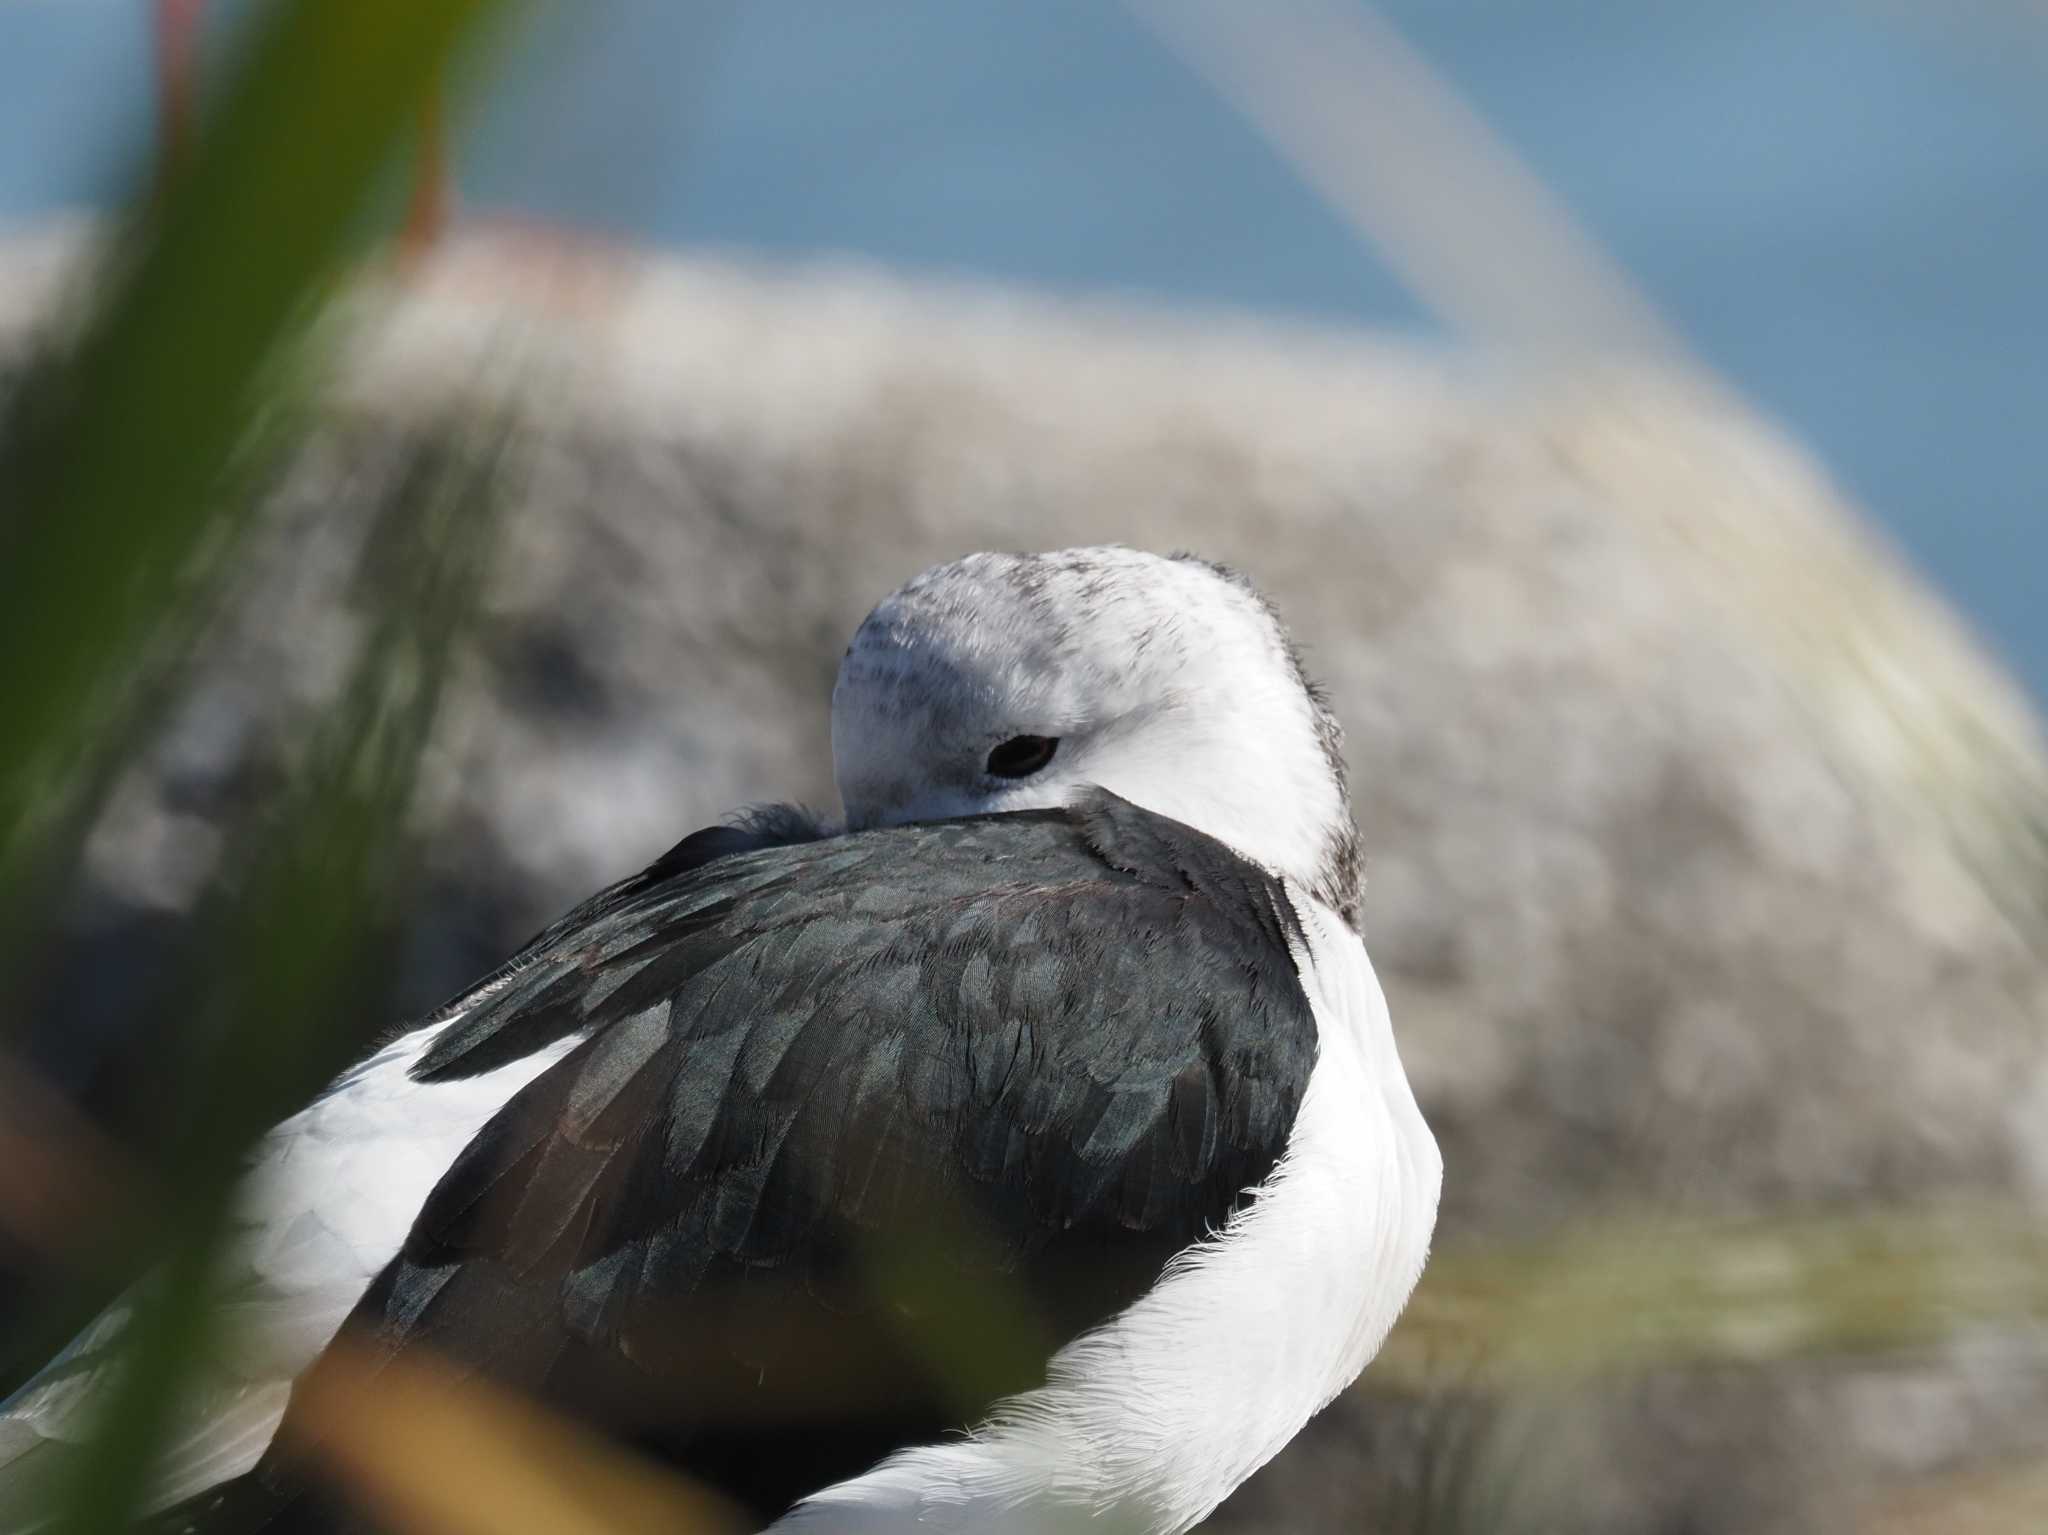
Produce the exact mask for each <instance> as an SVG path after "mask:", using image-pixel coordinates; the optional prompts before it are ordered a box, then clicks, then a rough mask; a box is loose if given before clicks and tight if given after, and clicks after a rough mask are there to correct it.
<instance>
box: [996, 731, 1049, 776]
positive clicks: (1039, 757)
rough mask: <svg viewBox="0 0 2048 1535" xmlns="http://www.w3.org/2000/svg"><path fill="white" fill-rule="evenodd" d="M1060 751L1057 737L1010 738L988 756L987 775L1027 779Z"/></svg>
mask: <svg viewBox="0 0 2048 1535" xmlns="http://www.w3.org/2000/svg"><path fill="white" fill-rule="evenodd" d="M1059 749H1060V738H1059V737H1058V736H1011V737H1010V739H1009V740H1007V741H1005V742H1003V744H1002V745H1001V746H998V747H997V748H996V749H995V750H994V751H992V752H990V753H989V754H988V771H989V775H990V776H991V777H994V778H1029V777H1030V776H1031V775H1032V774H1033V773H1035V772H1037V771H1038V770H1039V769H1040V768H1042V767H1044V766H1045V765H1046V764H1047V763H1048V762H1050V761H1052V754H1053V753H1054V752H1056V751H1058V750H1059Z"/></svg>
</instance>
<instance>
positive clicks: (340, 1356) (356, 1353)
mask: <svg viewBox="0 0 2048 1535" xmlns="http://www.w3.org/2000/svg"><path fill="white" fill-rule="evenodd" d="M285 1432H286V1434H287V1435H288V1436H289V1437H290V1438H291V1440H292V1441H293V1447H294V1448H295V1449H297V1450H299V1451H302V1452H311V1453H313V1454H315V1455H317V1456H318V1457H319V1459H320V1460H321V1461H323V1462H324V1463H325V1465H326V1467H327V1468H328V1469H329V1470H330V1471H331V1472H332V1473H336V1474H338V1475H339V1477H340V1478H341V1479H342V1481H343V1482H344V1484H345V1485H346V1486H347V1487H348V1488H349V1490H350V1492H351V1493H352V1494H353V1495H354V1496H355V1497H356V1498H357V1499H358V1500H360V1501H361V1502H362V1503H364V1504H365V1505H366V1506H368V1507H369V1508H371V1509H373V1510H374V1511H375V1512H376V1513H377V1515H378V1516H379V1519H380V1523H381V1525H382V1526H383V1527H385V1528H388V1529H391V1530H393V1531H395V1532H397V1535H498V1532H502V1531H512V1530H517V1531H520V1532H522V1535H635V1532H642V1531H645V1532H648V1535H654V1532H657V1531H659V1532H664V1535H711V1532H716V1531H733V1530H742V1529H746V1528H748V1526H749V1525H750V1524H751V1521H749V1520H747V1519H745V1518H744V1517H743V1516H742V1515H741V1513H740V1512H739V1511H738V1510H737V1509H734V1508H732V1507H731V1506H730V1505H728V1504H727V1503H726V1502H725V1501H724V1500H723V1499H722V1498H720V1497H719V1496H718V1495H717V1494H716V1493H714V1492H712V1491H710V1490H709V1489H707V1488H703V1487H699V1486H697V1485H696V1484H694V1483H692V1482H689V1481H686V1480H684V1479H683V1478H682V1477H680V1476H678V1475H675V1474H673V1473H669V1472H664V1471H662V1470H659V1469H657V1468H656V1467H654V1466H652V1465H650V1464H647V1463H645V1462H643V1461H641V1460H639V1459H638V1458H637V1457H635V1456H633V1455H631V1454H629V1453H627V1452H626V1451H624V1450H621V1449H619V1448H618V1447H616V1446H615V1445H612V1444H609V1443H607V1442H605V1441H604V1440H601V1439H599V1438H597V1437H596V1436H595V1435H593V1434H592V1433H591V1432H590V1431H589V1430H587V1429H584V1428H581V1427H579V1426H578V1425H576V1424H573V1423H570V1422H568V1421H566V1420H564V1419H562V1418H559V1417H556V1416H555V1415H554V1414H552V1413H549V1412H547V1411H546V1410H545V1409H543V1408H541V1407H538V1406H536V1405H534V1404H533V1403H531V1402H528V1401H525V1400H523V1399H521V1398H519V1397H516V1396H513V1395H511V1394H509V1393H507V1392H504V1391H502V1390H499V1389H497V1388H494V1387H492V1386H489V1385H486V1384H484V1383H483V1382H481V1381H479V1380H476V1379H475V1378H473V1377H464V1376H460V1375H457V1374H456V1373H455V1372H454V1371H452V1370H445V1369H439V1368H435V1367H432V1366H428V1365H423V1364H419V1363H415V1362H412V1361H409V1360H397V1361H382V1360H379V1359H377V1358H376V1357H375V1355H374V1354H373V1353H372V1352H371V1351H370V1350H369V1349H365V1348H361V1347H352V1346H351V1345H350V1343H349V1341H348V1339H347V1338H346V1337H344V1338H343V1339H342V1340H341V1342H340V1343H338V1344H337V1345H336V1346H335V1347H334V1348H332V1349H330V1350H329V1351H328V1352H327V1354H326V1355H325V1356H324V1357H323V1358H322V1359H321V1361H320V1363H319V1365H318V1366H316V1367H315V1368H314V1369H313V1371H312V1372H311V1373H310V1374H309V1375H308V1376H307V1377H306V1378H305V1379H304V1380H303V1381H302V1382H300V1384H299V1387H298V1389H297V1390H296V1391H295V1392H294V1393H293V1396H292V1415H291V1418H290V1420H289V1422H288V1424H287V1427H286V1430H285Z"/></svg>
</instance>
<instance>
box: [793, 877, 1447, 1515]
mask: <svg viewBox="0 0 2048 1535" xmlns="http://www.w3.org/2000/svg"><path fill="white" fill-rule="evenodd" d="M1291 893H1292V894H1293V895H1294V900H1295V904H1296V906H1297V908H1298V909H1299V910H1300V912H1301V913H1302V916H1303V926H1304V929H1305V930H1306V933H1307V937H1308V941H1307V944H1306V946H1305V948H1304V950H1303V951H1302V952H1300V953H1298V954H1297V955H1296V962H1297V964H1298V965H1299V967H1300V969H1301V974H1302V980H1303V985H1304V987H1305V988H1306V989H1307V991H1308V994H1309V999H1310V1002H1311V1004H1312V1005H1313V1007H1314V1009H1315V1016H1316V1024H1317V1030H1318V1051H1317V1056H1316V1064H1315V1068H1314V1071H1313V1072H1312V1074H1311V1075H1310V1078H1309V1083H1308V1089H1307V1092H1306V1094H1305V1095H1304V1097H1303V1100H1302V1105H1301V1110H1300V1113H1299V1115H1298V1116H1297V1118H1296V1120H1295V1125H1294V1132H1293V1135H1292V1137H1291V1138H1290V1140H1289V1143H1288V1148H1287V1152H1286V1154H1285V1156H1284V1157H1283V1158H1282V1159H1281V1162H1280V1165H1279V1166H1278V1167H1277V1168H1276V1169H1275V1171H1274V1174H1273V1176H1272V1178H1271V1179H1269V1180H1268V1182H1267V1183H1266V1185H1265V1186H1264V1187H1263V1188H1262V1189H1260V1190H1259V1191H1258V1194H1257V1195H1256V1197H1255V1199H1254V1200H1253V1201H1252V1202H1251V1203H1250V1204H1249V1205H1248V1206H1247V1207H1246V1208H1245V1209H1243V1210H1242V1211H1240V1212H1239V1213H1238V1214H1237V1215H1236V1216H1235V1217H1233V1218H1232V1220H1231V1222H1230V1223H1229V1225H1228V1226H1227V1227H1226V1228H1225V1229H1224V1230H1223V1231H1222V1232H1220V1233H1219V1234H1218V1235H1217V1236H1216V1237H1214V1238H1212V1239H1211V1240H1209V1241H1207V1242H1204V1243H1201V1244H1200V1245H1198V1246H1197V1247H1194V1248H1192V1249H1190V1250H1189V1251H1188V1252H1187V1253H1185V1254H1183V1255H1182V1256H1181V1257H1180V1258H1179V1259H1178V1260H1176V1261H1175V1262H1174V1263H1173V1264H1172V1265H1171V1266H1170V1267H1169V1268H1168V1270H1167V1272H1166V1274H1165V1276H1164V1277H1163V1278H1162V1279H1161V1281H1160V1283H1159V1284H1158V1285H1157V1286H1156V1287H1155V1288H1154V1289H1153V1290H1152V1291H1151V1293H1149V1294H1148V1295H1146V1296H1145V1297H1144V1298H1143V1299H1142V1300H1140V1301H1138V1302H1137V1303H1136V1304H1134V1305H1133V1306H1131V1307H1130V1308H1129V1309H1128V1310H1126V1311H1125V1312H1123V1313H1122V1314H1121V1315H1120V1316H1118V1317H1117V1318H1116V1319H1115V1320H1114V1321H1112V1322H1110V1323H1109V1324H1107V1325H1106V1326H1104V1327H1102V1328H1100V1329H1098V1330H1096V1331H1095V1332H1093V1333H1090V1334H1088V1335H1086V1336H1084V1337H1082V1338H1080V1339H1078V1340H1076V1341H1075V1342H1073V1343H1070V1344H1069V1345H1067V1347H1066V1348H1064V1349H1062V1350H1061V1351H1060V1353H1059V1354H1058V1355H1057V1356H1055V1358H1054V1359H1053V1362H1052V1366H1051V1370H1050V1373H1049V1378H1048V1382H1047V1384H1046V1385H1045V1387H1043V1388H1042V1389H1040V1390H1038V1391H1034V1392H1031V1393H1029V1394H1027V1395H1025V1396H1022V1397H1019V1398H1015V1399H1013V1400H1011V1401H1010V1402H1008V1403H1005V1404H1003V1405H1002V1406H1001V1407H999V1408H998V1410H997V1411H996V1413H995V1414H994V1415H993V1417H992V1419H991V1421H990V1422H989V1423H988V1424H987V1425H986V1426H984V1427H983V1428H982V1429H980V1430H979V1431H978V1432H976V1433H975V1434H974V1435H973V1436H971V1437H970V1438H968V1439H966V1440H964V1441H961V1442H958V1443H953V1444H946V1445H934V1446H927V1447H923V1448H919V1449H914V1450H909V1451H905V1452H903V1453H902V1454H899V1455H896V1456H894V1457H892V1458H891V1459H890V1460H888V1461H885V1462H884V1463H883V1464H882V1465H881V1466H879V1467H878V1468H876V1469H875V1470H873V1471H871V1472H868V1473H867V1474H866V1475H864V1476H861V1477H858V1478H855V1479H853V1480H851V1481H848V1482H843V1483H841V1484H839V1485H838V1486H836V1487H832V1488H829V1489H827V1490H826V1491H824V1492H822V1493H820V1494H818V1495H817V1496H815V1497H812V1498H810V1499H808V1500H806V1501H805V1502H804V1503H802V1504H800V1505H799V1506H798V1507H797V1508H796V1509H794V1510H793V1511H791V1512H790V1513H789V1514H788V1515H787V1516H785V1517H784V1518H783V1519H782V1520H780V1521H779V1522H778V1523H777V1524H776V1525H775V1526H774V1531H775V1532H782V1535H855V1532H859V1535H882V1532H884V1531H888V1532H901V1531H903V1530H905V1529H907V1528H910V1527H911V1526H913V1525H915V1527H916V1528H917V1529H919V1530H920V1531H930V1532H935V1535H937V1532H956V1531H957V1532H963V1535H964V1532H967V1531H973V1532H975V1535H1056V1532H1059V1535H1064V1532H1068V1531H1073V1532H1080V1531H1093V1532H1098V1535H1099V1532H1100V1531H1101V1530H1103V1529H1104V1528H1105V1527H1108V1528H1112V1529H1115V1530H1117V1531H1119V1532H1121V1535H1138V1532H1147V1535H1170V1532H1175V1531H1180V1530H1185V1529H1187V1528H1188V1527H1189V1526H1191V1525H1193V1524H1195V1523H1197V1522H1199V1521H1200V1520H1202V1519H1203V1518H1205V1517H1207V1515H1208V1514H1209V1513H1210V1512H1211V1511H1212V1510H1213V1509H1214V1508H1215V1507H1216V1505H1217V1504H1219V1503H1221V1502H1222V1501H1223V1499H1224V1498H1225V1497H1226V1496H1228V1494H1229V1493H1230V1492H1231V1491H1232V1490H1233V1489H1234V1488H1235V1487H1236V1486H1237V1485H1238V1484H1239V1483H1240V1482H1242V1481H1243V1480H1244V1479H1245V1478H1246V1477H1248V1476H1250V1475H1251V1474H1252V1472H1254V1471H1256V1470H1257V1469H1258V1468H1259V1467H1260V1466H1262V1465H1264V1464H1265V1463H1266V1461H1268V1460H1269V1459H1271V1458H1272V1457H1273V1456H1274V1455H1275V1454H1277V1453H1278V1452H1279V1450H1280V1449H1281V1448H1282V1447H1283V1446H1284V1445H1285V1444H1286V1443H1287V1442H1288V1441H1289V1440H1290V1439H1292V1438H1293V1437H1294V1435H1295V1434H1296V1433H1297V1432H1299V1431H1300V1429H1301V1427H1302V1425H1303V1424H1305V1423H1306V1422H1307V1421H1308V1420H1309V1418H1311V1417H1312V1416H1314V1414H1315V1413H1316V1412H1317V1411H1318V1410H1319V1409H1320V1408H1322V1407H1323V1406H1324V1405H1326V1404H1327V1403H1328V1402H1329V1401H1330V1399H1331V1398H1332V1397H1334V1396H1335V1395H1336V1394H1337V1393H1338V1392H1339V1391H1342V1390H1343V1389H1344V1388H1345V1387H1346V1386H1347V1385H1349V1384H1350V1383H1351V1382H1352V1381H1353V1380H1354V1379H1356V1378H1357V1376H1358V1373H1359V1371H1361V1370H1362V1369H1364V1367H1365V1365H1366V1362H1367V1361H1368V1360H1370V1359H1371V1358H1372V1356H1373V1355H1374V1354H1375V1353H1376V1352H1378V1350H1379V1346H1380V1344H1381V1342H1382V1341H1383V1340H1384V1339H1385V1337H1386V1334H1387V1330H1388V1329H1389V1328H1390V1327H1391V1326H1392V1325H1393V1322H1394V1318H1395V1317H1396V1316H1397V1315H1399V1313H1400V1310H1401V1307H1402V1306H1403V1305H1404V1304H1405V1303H1406V1301H1407V1299H1408V1294H1409V1292H1410V1290H1412V1289H1413V1288H1414V1285H1415V1281H1416V1279H1417V1278H1418V1277H1419V1276H1420V1274H1421V1272H1422V1264H1423V1260H1424V1258H1425V1257H1426V1256H1427V1253H1428V1248H1429V1237H1430V1232H1431V1231H1432V1230H1433V1229H1434V1227H1435V1224H1436V1206H1437V1192H1438V1187H1439V1185H1440V1183H1441V1181H1442V1174H1443V1163H1442V1159H1441V1157H1440V1156H1439V1154H1438V1152H1437V1146H1436V1140H1435V1138H1434V1137H1433V1136H1432V1135H1431V1134H1430V1131H1429V1127H1428V1125H1427V1124H1425V1123H1424V1122H1423V1118H1422V1114H1421V1111H1420V1110H1419V1109H1418V1108H1417V1107H1416V1104H1415V1098H1414V1095H1413V1094H1412V1093H1411V1092H1410V1091H1409V1087H1408V1078H1407V1075H1406V1073H1404V1072H1403V1071H1402V1069H1401V1061H1400V1056H1399V1054H1398V1053H1397V1051H1396V1049H1395V1045H1394V1036H1393V1030H1392V1026H1391V1024H1390V1023H1389V1021H1388V1017H1387V1006H1386V999H1385V997H1384V996H1383V995H1382V994H1381V991H1380V986H1379V981H1378V979H1377V977H1375V976H1374V974H1373V971H1372V965H1371V962H1370V961H1369V960H1368V959H1367V958H1366V953H1365V947H1364V945H1363V944H1362V943H1360V942H1359V940H1358V938H1357V936H1356V935H1355V934H1354V933H1352V932H1351V931H1350V930H1349V929H1348V928H1346V927H1345V926H1344V925H1343V923H1342V922H1341V921H1340V920H1339V919H1338V917H1337V916H1336V915H1335V913H1333V912H1331V911H1330V910H1329V909H1328V908H1326V907H1324V906H1322V905H1321V904H1320V903H1317V902H1314V901H1312V900H1311V899H1310V898H1309V897H1307V896H1306V895H1303V894H1301V893H1299V892H1291Z"/></svg>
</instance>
